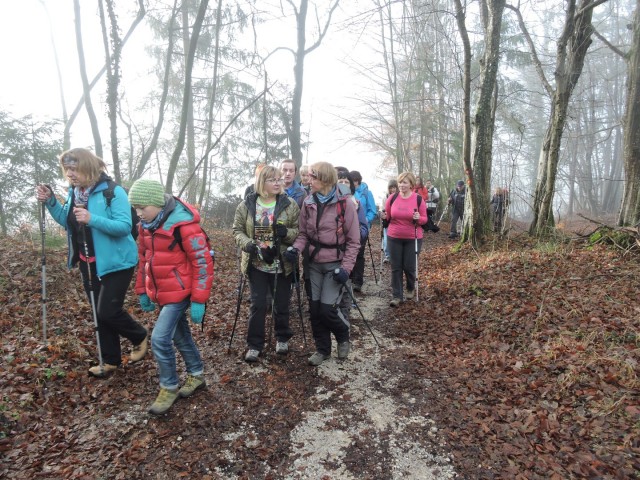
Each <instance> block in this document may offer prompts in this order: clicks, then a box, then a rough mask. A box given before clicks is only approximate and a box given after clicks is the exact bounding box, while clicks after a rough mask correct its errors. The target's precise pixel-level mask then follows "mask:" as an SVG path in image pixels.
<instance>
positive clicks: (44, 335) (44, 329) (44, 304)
mask: <svg viewBox="0 0 640 480" xmlns="http://www.w3.org/2000/svg"><path fill="white" fill-rule="evenodd" d="M45 213H46V207H45V205H44V202H43V203H42V204H41V209H40V236H41V237H42V338H43V341H44V346H45V347H46V346H47V256H46V254H45V249H44V248H45V236H46V217H45Z"/></svg>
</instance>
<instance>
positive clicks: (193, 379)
mask: <svg viewBox="0 0 640 480" xmlns="http://www.w3.org/2000/svg"><path fill="white" fill-rule="evenodd" d="M206 386H207V382H206V381H205V380H204V377H203V376H202V375H187V379H186V380H185V382H184V385H182V388H180V390H178V396H179V397H181V398H187V397H190V396H191V395H193V394H194V393H196V391H197V390H200V389H201V388H205V387H206Z"/></svg>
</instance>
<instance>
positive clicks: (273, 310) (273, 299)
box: [267, 222, 284, 346]
mask: <svg viewBox="0 0 640 480" xmlns="http://www.w3.org/2000/svg"><path fill="white" fill-rule="evenodd" d="M272 227H273V228H272V230H273V247H274V249H275V253H276V256H275V258H274V259H273V261H274V263H275V264H276V274H275V278H274V279H273V292H271V322H270V323H271V324H270V325H268V327H267V328H268V329H269V331H268V332H267V346H269V345H271V333H272V332H271V331H272V330H273V329H274V328H275V323H276V321H275V314H276V294H277V293H278V270H280V258H279V257H280V245H279V243H280V242H279V241H278V238H279V237H278V233H277V231H276V223H275V222H274V224H273V225H272ZM282 271H283V273H284V268H283V269H282Z"/></svg>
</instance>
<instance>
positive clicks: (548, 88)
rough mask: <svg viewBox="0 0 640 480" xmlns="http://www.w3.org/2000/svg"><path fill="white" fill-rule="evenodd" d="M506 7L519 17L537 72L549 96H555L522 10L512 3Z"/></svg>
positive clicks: (519, 23)
mask: <svg viewBox="0 0 640 480" xmlns="http://www.w3.org/2000/svg"><path fill="white" fill-rule="evenodd" d="M505 8H508V9H509V10H512V11H513V12H515V14H516V17H518V25H520V30H522V34H523V35H524V38H525V40H526V41H527V44H528V45H529V50H530V51H531V57H532V59H533V65H534V67H535V69H536V72H538V76H539V77H540V81H541V82H542V85H543V86H544V89H545V90H546V91H547V94H548V95H549V96H553V90H554V89H553V87H552V86H551V84H550V83H549V81H548V80H547V77H546V76H545V74H544V70H543V69H542V62H541V61H540V58H538V53H537V52H536V47H535V46H534V44H533V40H531V35H530V34H529V30H527V26H526V25H525V23H524V19H523V18H522V13H521V12H520V9H519V8H518V7H514V6H513V5H510V4H506V5H505Z"/></svg>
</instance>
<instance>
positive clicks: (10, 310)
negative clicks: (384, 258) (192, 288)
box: [0, 229, 640, 479]
mask: <svg viewBox="0 0 640 480" xmlns="http://www.w3.org/2000/svg"><path fill="white" fill-rule="evenodd" d="M443 231H444V230H443ZM209 233H210V235H211V236H212V238H213V240H214V243H215V248H216V252H217V259H216V281H215V287H214V293H213V295H212V300H213V302H212V303H211V304H210V305H209V308H208V310H207V323H206V324H205V331H204V333H203V332H201V331H200V330H199V329H196V330H195V333H194V334H195V336H196V341H197V342H198V344H199V345H200V346H201V350H202V352H203V355H204V356H205V363H206V364H207V365H208V366H210V369H211V373H209V375H210V377H209V379H211V380H213V381H210V382H209V383H210V385H209V389H208V390H207V393H206V395H205V394H202V395H198V396H197V398H194V399H187V400H181V401H180V402H178V403H177V404H176V405H175V406H174V408H175V412H173V414H172V415H168V416H165V417H160V418H150V417H149V416H148V415H147V414H146V407H147V406H148V404H149V403H150V402H151V401H152V400H153V397H154V395H155V393H156V392H157V378H156V372H155V365H154V362H153V361H152V360H151V359H149V360H147V361H145V362H143V364H142V365H128V364H125V365H124V367H123V368H122V369H121V371H119V372H118V373H117V374H116V375H115V376H114V377H112V378H110V379H108V380H105V381H95V380H92V379H89V378H88V377H87V376H86V369H87V367H88V366H90V365H91V364H92V362H93V361H94V357H95V339H94V336H93V335H94V334H93V330H92V325H91V317H90V315H91V314H90V311H89V308H88V305H87V302H86V299H85V298H84V294H83V292H82V290H81V286H80V281H79V277H78V274H77V272H75V273H67V272H66V267H65V260H66V259H65V255H66V252H65V251H62V250H58V251H49V252H48V264H47V265H48V268H47V271H48V279H49V281H48V283H47V287H48V291H49V298H50V301H49V303H48V312H49V313H48V318H49V332H50V333H49V337H50V344H49V346H48V348H45V349H43V348H42V341H41V329H40V319H41V302H40V287H41V284H40V274H41V271H40V254H39V252H36V251H33V250H32V248H33V247H32V246H30V245H26V246H25V245H22V244H19V243H18V242H12V241H11V240H9V239H4V240H2V241H1V242H0V265H1V267H0V268H1V269H2V275H0V334H1V335H2V339H3V342H2V352H1V355H2V356H1V358H0V360H1V361H0V391H1V399H0V432H1V433H0V452H1V455H2V457H1V458H2V459H1V460H0V476H3V475H4V476H7V477H8V478H9V477H14V478H20V477H29V476H35V475H41V476H44V477H47V476H48V477H52V478H53V477H58V478H71V479H80V478H93V477H94V476H95V475H94V474H95V472H101V474H102V475H103V476H105V478H106V477H108V478H141V477H146V476H153V477H162V476H165V477H168V478H169V477H170V478H181V477H188V478H204V479H208V478H211V479H214V478H220V475H222V476H223V477H224V476H226V477H233V478H281V476H279V475H282V473H283V471H284V469H285V466H284V463H283V462H284V460H283V458H284V457H285V456H286V454H287V452H288V451H289V445H288V444H287V442H289V436H290V435H289V434H290V432H291V430H292V429H293V428H294V426H295V425H296V424H297V423H298V422H299V421H300V418H301V416H302V414H303V412H305V411H310V410H312V409H313V408H317V406H316V405H310V404H309V402H308V398H309V397H310V396H311V395H310V394H311V392H313V391H315V389H316V388H317V387H318V385H319V382H320V380H319V378H318V376H317V375H316V374H315V373H314V370H313V369H309V368H308V367H307V366H306V365H305V364H304V359H305V357H304V353H306V352H303V351H301V347H300V346H297V345H296V350H295V351H294V352H292V354H291V355H290V356H289V359H288V360H287V361H279V360H278V359H277V358H270V359H269V360H268V362H267V367H266V368H265V370H264V372H261V373H260V374H255V373H254V372H253V370H251V369H250V368H248V367H247V366H246V365H245V364H244V362H242V360H241V353H242V352H241V350H242V346H243V345H244V335H245V332H246V330H245V329H246V318H247V311H248V310H247V309H248V302H247V299H248V290H247V289H246V288H245V290H244V301H243V302H241V304H240V307H241V311H240V317H239V318H240V320H239V322H238V325H237V326H236V327H237V330H236V332H235V335H236V338H235V340H234V343H233V348H232V352H231V354H230V355H229V354H227V344H228V341H229V337H230V335H231V332H232V329H233V322H234V318H235V312H236V305H237V303H236V302H237V289H238V287H239V275H238V265H237V260H236V257H235V248H234V246H233V242H232V239H231V237H230V235H229V233H228V232H217V231H213V232H212V231H210V232H209ZM373 235H374V236H373V237H372V238H379V237H378V236H376V235H379V233H376V229H374V232H373ZM453 245H454V244H453V243H451V242H450V241H448V240H447V239H446V238H445V236H443V235H441V234H436V235H431V234H429V235H428V237H427V240H426V252H425V253H426V254H425V255H422V256H421V264H420V270H419V272H420V278H419V280H420V283H419V285H420V287H419V288H420V302H419V303H415V302H406V303H404V304H402V305H401V306H400V307H399V308H397V309H393V310H391V311H385V312H382V313H381V315H380V317H379V318H372V319H369V321H370V322H371V323H372V325H373V326H374V328H376V329H378V330H382V331H384V333H385V334H386V335H387V336H388V337H390V338H392V339H393V340H394V341H395V342H396V343H397V344H398V345H399V346H400V348H399V349H398V350H394V352H395V353H394V354H392V353H391V351H390V350H389V351H388V352H385V351H382V354H383V365H384V367H385V369H387V370H388V371H389V372H391V373H392V375H395V376H396V377H397V381H395V382H393V385H390V386H384V388H385V392H386V393H387V394H389V395H391V396H393V397H394V399H395V400H396V401H397V402H396V403H398V404H399V405H402V408H406V410H407V412H410V413H411V415H418V414H420V415H423V416H424V417H425V418H433V419H434V420H435V424H434V425H437V428H436V427H433V428H435V430H434V431H432V430H428V431H424V430H420V428H418V427H416V428H415V432H414V434H415V435H418V436H429V437H430V438H432V439H433V440H434V441H435V442H436V443H437V444H438V448H441V449H442V451H443V452H447V453H451V458H452V461H453V463H454V465H455V468H456V470H457V472H458V473H459V474H460V476H461V477H462V478H470V479H473V478H487V479H489V478H491V479H493V478H504V479H507V478H508V479H513V478H519V479H560V478H562V479H565V478H610V479H617V478H633V476H634V475H636V476H637V472H638V471H640V440H639V439H640V398H639V388H640V386H639V380H638V376H639V375H640V369H639V367H638V362H640V353H639V352H640V339H639V338H638V335H639V332H640V305H639V303H638V298H639V297H638V295H639V292H640V263H639V261H638V259H637V258H635V257H630V256H626V257H624V258H623V257H622V256H621V255H620V254H619V253H618V252H615V251H611V250H608V249H606V248H604V247H603V246H597V247H595V248H593V249H591V250H589V249H584V248H581V247H578V246H573V247H563V246H553V247H549V246H546V247H545V248H541V247H540V246H538V247H537V248H536V246H535V245H528V244H527V243H526V241H520V242H519V243H518V244H516V243H514V242H510V243H507V244H506V246H505V245H499V246H497V247H496V248H495V249H494V250H493V251H491V252H474V251H471V250H470V249H467V248H466V247H464V248H462V249H461V250H460V251H459V252H454V251H453V248H452V246H453ZM369 268H370V264H368V267H367V269H368V270H369ZM387 271H388V269H387ZM368 275H369V276H370V277H372V272H370V271H368ZM385 275H387V274H386V273H385ZM368 280H369V279H368ZM370 281H373V280H372V279H371V280H370ZM382 281H383V282H386V281H388V275H387V276H385V277H383V280H382ZM361 298H362V299H361V300H360V299H359V301H362V302H365V301H366V296H364V297H361ZM135 300H136V299H135V296H131V298H130V300H129V303H130V304H129V308H130V309H131V311H132V312H134V313H135V315H136V316H138V317H139V318H141V319H143V320H144V321H145V322H146V325H147V326H151V325H152V321H153V315H146V316H145V315H144V314H143V313H142V312H140V311H139V310H138V309H137V304H136V303H135ZM297 322H298V320H297V317H296V319H295V321H293V322H292V325H294V326H296V328H297V327H298V324H297ZM298 337H299V335H298ZM298 340H299V339H298ZM300 343H301V342H300ZM123 347H124V349H125V351H126V349H127V348H128V345H124V343H123ZM322 383H323V385H324V387H325V388H327V389H329V390H330V389H331V388H332V386H331V385H330V384H328V381H327V380H326V379H325V380H322ZM381 388H382V387H381ZM123 402H124V403H126V405H127V408H122V405H123ZM410 402H411V403H410ZM336 427H338V426H336ZM231 432H242V433H241V434H237V435H231V434H230V433H231ZM370 450H371V449H368V448H367V446H365V445H360V446H358V448H355V449H353V450H352V451H350V453H349V458H348V464H349V465H350V466H351V467H352V468H353V470H354V471H366V468H367V465H368V464H371V458H370V457H367V456H366V455H370V454H376V452H373V451H370ZM358 455H361V456H360V457H359V456H358ZM386 471H389V472H390V471H391V470H386Z"/></svg>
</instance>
